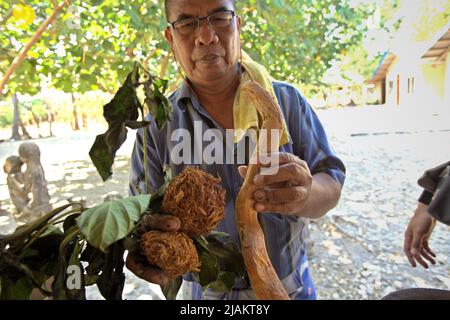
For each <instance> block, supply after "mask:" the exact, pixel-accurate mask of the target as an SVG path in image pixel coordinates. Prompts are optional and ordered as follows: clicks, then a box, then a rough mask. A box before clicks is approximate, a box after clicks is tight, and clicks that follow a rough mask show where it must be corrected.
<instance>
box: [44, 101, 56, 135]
mask: <svg viewBox="0 0 450 320" xmlns="http://www.w3.org/2000/svg"><path fill="white" fill-rule="evenodd" d="M45 105H46V106H47V121H48V130H49V136H50V137H53V131H52V124H53V120H54V118H55V115H54V114H53V110H52V107H51V105H50V103H48V102H45Z"/></svg>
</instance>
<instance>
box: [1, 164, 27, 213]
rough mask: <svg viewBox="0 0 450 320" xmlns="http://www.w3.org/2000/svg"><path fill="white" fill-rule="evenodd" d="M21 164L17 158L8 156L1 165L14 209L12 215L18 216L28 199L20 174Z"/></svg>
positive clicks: (22, 177)
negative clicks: (5, 175)
mask: <svg viewBox="0 0 450 320" xmlns="http://www.w3.org/2000/svg"><path fill="white" fill-rule="evenodd" d="M22 165H23V162H22V161H21V160H20V158H19V157H18V156H10V157H8V158H7V159H6V161H5V164H4V165H3V171H5V173H6V174H7V178H6V184H7V185H8V190H9V196H10V198H11V202H12V203H13V205H14V207H15V209H14V212H13V215H15V216H19V215H20V214H21V213H22V211H23V210H24V209H25V208H26V206H27V205H28V202H29V201H30V198H29V197H28V192H26V191H25V189H24V174H23V172H22Z"/></svg>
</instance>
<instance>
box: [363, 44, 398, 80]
mask: <svg viewBox="0 0 450 320" xmlns="http://www.w3.org/2000/svg"><path fill="white" fill-rule="evenodd" d="M395 57H396V56H395V54H393V53H392V52H389V51H386V52H385V53H384V55H383V57H382V58H381V61H380V63H379V64H378V67H377V69H376V70H375V72H374V73H373V75H372V78H371V79H370V80H369V81H368V82H369V83H377V82H379V81H381V80H383V79H385V78H386V74H387V72H388V71H389V67H390V66H391V64H392V62H394V60H395Z"/></svg>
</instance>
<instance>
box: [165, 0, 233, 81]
mask: <svg viewBox="0 0 450 320" xmlns="http://www.w3.org/2000/svg"><path fill="white" fill-rule="evenodd" d="M221 10H234V7H233V3H232V1H230V0H208V1H205V0H177V1H172V4H171V6H170V10H169V11H170V16H169V17H168V20H169V21H170V22H174V21H177V20H180V19H183V18H192V17H194V18H201V17H205V16H208V15H210V14H212V13H216V12H218V11H221ZM239 33H240V19H239V17H235V18H234V19H233V20H232V21H231V23H230V25H229V26H227V27H221V28H214V27H212V26H210V25H209V24H208V22H207V21H206V20H202V21H200V27H199V29H198V31H197V32H194V33H192V34H186V35H185V34H180V33H178V32H177V31H176V30H174V29H173V28H172V27H169V28H167V30H166V38H167V40H168V41H169V43H170V46H171V48H172V50H173V52H174V53H175V56H176V58H177V60H178V61H179V63H180V64H181V67H182V68H183V69H184V71H185V72H186V74H187V77H188V78H189V80H191V81H192V82H193V83H194V84H195V83H205V82H208V81H213V80H219V79H222V78H223V77H225V76H227V75H230V74H232V73H235V72H236V65H237V63H238V61H239V54H240V39H239Z"/></svg>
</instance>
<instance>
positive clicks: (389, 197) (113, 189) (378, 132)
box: [0, 107, 450, 299]
mask: <svg viewBox="0 0 450 320" xmlns="http://www.w3.org/2000/svg"><path fill="white" fill-rule="evenodd" d="M318 114H319V117H320V118H321V120H322V122H323V123H324V125H325V127H326V128H327V132H328V134H329V138H330V141H331V142H332V145H333V147H334V149H335V150H336V152H337V154H338V155H339V156H340V157H341V158H342V160H343V161H344V163H345V164H346V167H347V180H346V184H345V187H344V190H343V193H342V198H341V201H340V204H339V205H338V207H337V208H336V209H335V210H333V211H331V212H330V213H329V214H327V215H326V216H325V217H324V218H322V219H320V220H317V221H312V222H311V232H310V235H311V239H312V241H311V245H310V248H311V250H310V251H311V252H310V257H311V259H310V267H311V272H312V275H313V278H314V280H315V284H316V290H317V295H318V298H319V299H379V298H381V297H383V296H384V295H386V294H387V293H390V292H392V291H394V290H397V289H401V288H407V287H433V288H441V289H450V277H449V266H450V242H449V241H448V239H449V236H450V233H449V232H450V228H449V227H446V226H443V225H442V224H441V225H439V224H438V225H437V227H436V229H435V232H434V233H433V236H432V239H431V248H432V249H434V251H435V252H436V253H437V254H438V259H437V260H438V263H437V265H436V266H432V267H431V268H430V269H429V270H424V269H422V268H421V267H418V268H417V269H414V268H412V267H410V266H409V264H408V263H407V260H406V258H405V257H404V255H403V252H402V246H403V233H404V230H405V228H406V225H407V223H408V221H409V218H410V217H411V214H412V212H413V211H414V208H415V205H416V199H417V197H418V196H419V194H420V188H419V187H418V186H417V184H416V181H417V179H418V177H419V176H420V175H421V174H422V172H423V171H424V170H425V169H427V168H429V167H432V166H434V165H437V164H439V163H440V162H444V161H446V160H448V159H450V143H449V142H450V123H449V121H448V119H450V117H449V115H450V114H449V112H448V111H445V112H444V111H441V112H436V111H433V113H431V112H425V111H423V110H422V111H418V110H409V109H400V108H398V109H397V108H374V107H372V108H365V109H359V108H349V109H344V110H324V111H319V112H318ZM132 137H133V134H130V139H129V141H128V142H127V143H126V145H125V146H124V147H123V148H122V149H121V150H120V151H119V153H118V158H117V161H116V163H115V165H114V172H115V175H114V176H113V179H111V180H110V181H108V182H107V183H103V182H102V181H101V179H100V178H99V177H98V175H97V174H96V172H95V170H94V169H93V167H92V165H91V164H90V162H89V159H88V157H87V154H88V151H89V148H90V146H91V145H92V142H93V136H92V134H88V133H80V134H75V135H71V136H65V137H64V138H61V137H60V138H46V139H39V140H35V142H37V143H38V144H39V146H40V147H41V151H42V154H43V157H42V162H43V164H44V169H45V172H46V176H47V180H48V181H49V190H50V194H51V196H52V202H53V204H54V205H60V204H62V203H65V202H66V201H67V199H68V198H77V197H83V198H85V199H86V201H87V204H88V205H93V204H96V203H100V202H102V201H103V197H104V196H105V195H106V194H109V193H118V194H122V195H124V194H126V193H127V181H128V168H129V154H130V152H131V149H132V145H133V143H132V140H133V139H132ZM19 144H20V143H19V142H5V143H1V144H0V162H1V163H3V161H4V159H5V158H6V157H7V156H9V155H11V154H14V153H16V150H17V147H18V145H19ZM5 183H6V179H5V178H4V176H3V175H2V176H0V204H1V208H2V209H3V210H10V209H11V206H10V202H9V200H8V193H7V188H6V185H5ZM93 190H95V192H93ZM14 226H15V224H14V222H13V221H12V220H11V217H10V216H9V215H8V214H7V212H5V211H3V212H1V209H0V233H4V232H7V231H8V230H11V229H13V228H14ZM87 295H88V298H89V299H100V298H101V297H100V295H99V294H98V292H97V290H95V288H89V290H88V292H87ZM124 298H125V299H160V298H162V296H161V293H160V291H159V289H158V288H157V287H156V286H152V285H149V284H147V283H145V282H144V281H142V280H139V279H137V278H136V277H135V276H133V275H132V274H131V273H129V272H128V271H126V284H125V289H124Z"/></svg>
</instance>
